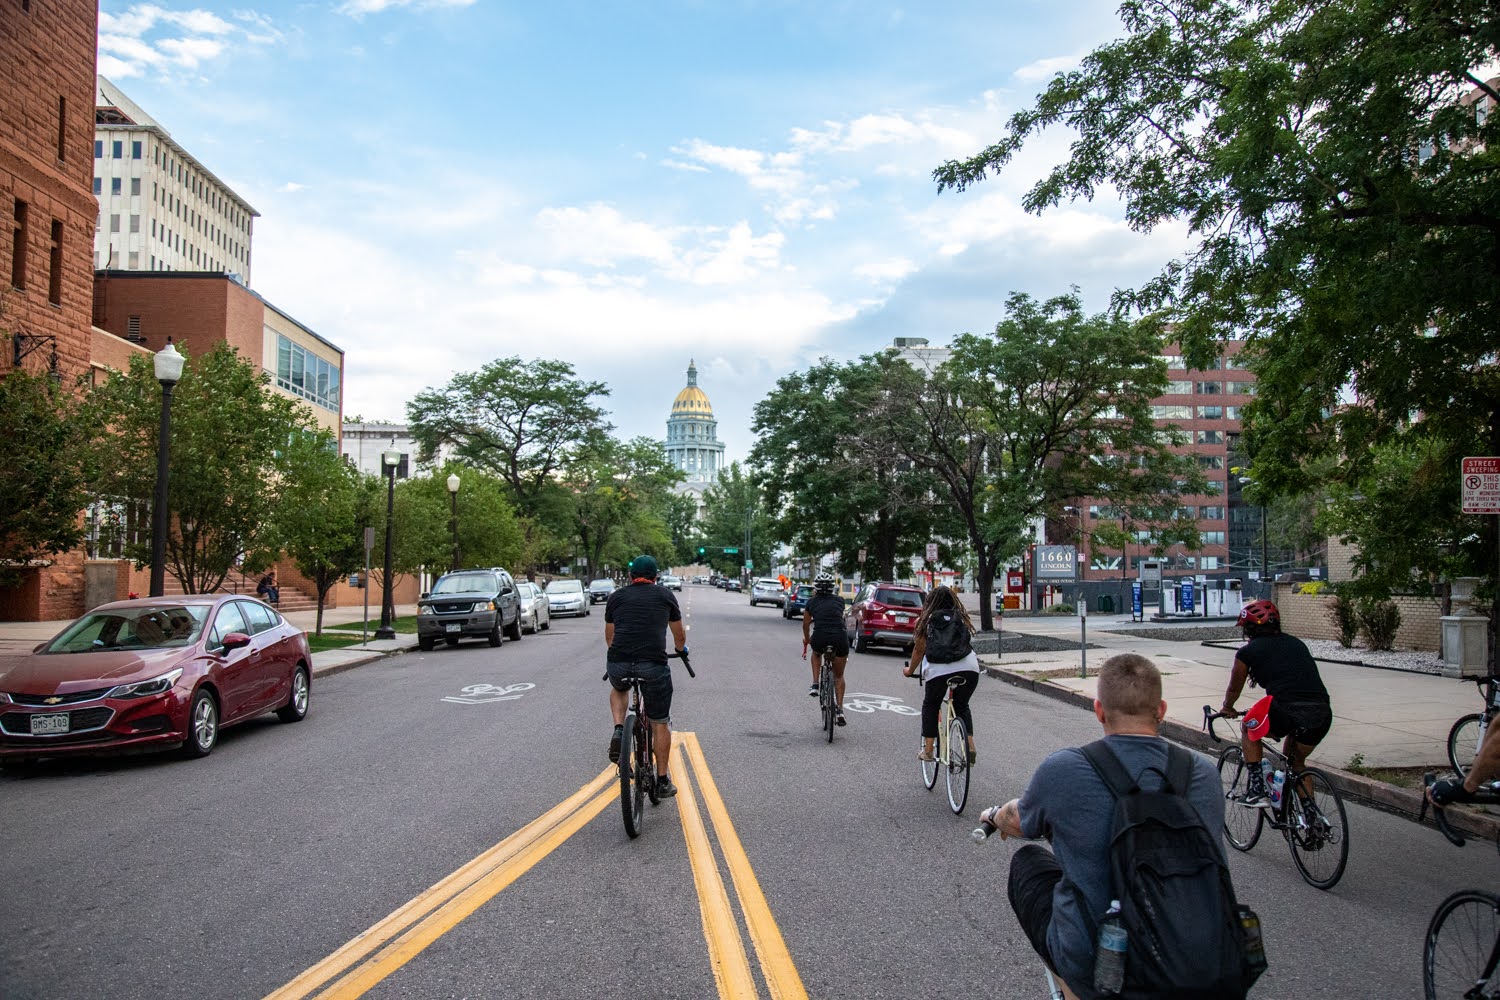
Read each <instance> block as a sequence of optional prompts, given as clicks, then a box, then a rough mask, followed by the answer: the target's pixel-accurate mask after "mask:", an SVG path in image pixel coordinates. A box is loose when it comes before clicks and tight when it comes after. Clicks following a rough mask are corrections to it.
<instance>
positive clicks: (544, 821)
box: [266, 767, 617, 1000]
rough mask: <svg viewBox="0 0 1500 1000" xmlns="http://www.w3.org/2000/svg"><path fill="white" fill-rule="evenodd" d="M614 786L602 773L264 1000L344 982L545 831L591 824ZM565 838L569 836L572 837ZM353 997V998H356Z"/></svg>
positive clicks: (611, 776)
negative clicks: (574, 822)
mask: <svg viewBox="0 0 1500 1000" xmlns="http://www.w3.org/2000/svg"><path fill="white" fill-rule="evenodd" d="M616 780H617V775H616V771H615V769H614V768H613V767H607V768H605V769H604V770H603V771H602V772H600V774H599V776H598V777H597V778H595V779H594V780H593V781H590V782H589V783H588V784H587V785H584V786H583V787H582V788H580V789H579V790H578V791H576V792H574V793H573V794H572V795H571V796H569V797H568V798H567V799H565V800H564V801H562V802H560V803H558V804H557V805H556V806H553V807H552V808H551V809H549V810H548V811H547V812H545V813H543V814H542V815H541V816H538V817H537V818H536V819H534V820H532V821H531V822H530V823H528V824H526V825H525V826H523V827H522V828H521V829H519V830H517V831H516V832H515V833H513V834H511V835H510V836H509V837H506V838H505V839H504V840H502V841H501V842H500V843H498V844H496V845H495V846H494V847H492V848H490V849H489V850H488V851H485V852H484V853H483V854H481V855H479V856H478V857H477V858H475V859H474V860H473V861H470V862H469V863H468V864H466V865H464V866H463V867H462V868H460V869H458V870H457V871H455V872H454V873H453V874H451V875H449V876H447V877H446V878H444V879H442V880H441V881H439V882H437V883H436V884H434V885H433V886H432V887H431V888H429V889H427V890H426V891H424V892H423V893H422V894H421V895H419V896H417V897H416V898H415V899H413V900H411V901H410V902H408V903H406V904H404V905H402V906H401V907H399V908H397V909H396V910H395V911H393V912H392V913H391V914H390V915H389V916H387V917H385V918H384V919H382V920H380V921H379V922H377V923H376V924H375V925H374V926H372V927H370V928H369V929H368V930H365V931H362V932H361V933H359V934H358V935H356V936H355V937H354V938H353V939H351V940H350V941H349V942H348V943H346V944H345V945H344V946H343V947H341V948H339V949H338V950H337V951H335V952H334V953H333V954H331V955H329V956H328V957H327V958H325V959H323V960H322V961H321V962H318V963H317V964H316V965H313V966H311V967H310V968H308V969H307V970H306V971H304V972H303V973H302V974H301V975H299V976H297V977H296V978H295V979H293V980H292V981H291V982H289V983H287V984H286V985H285V986H283V987H281V988H280V989H277V990H275V991H274V992H272V993H270V994H268V995H267V996H266V1000H301V998H303V997H308V996H311V995H312V994H313V993H314V992H316V991H317V990H318V989H320V988H321V987H322V986H323V985H324V984H326V983H328V982H331V981H332V980H334V979H337V978H338V977H340V976H343V975H344V974H345V973H347V972H348V971H349V970H350V969H351V968H353V967H355V966H356V965H358V964H359V963H361V962H363V961H365V960H366V959H367V958H368V957H369V956H370V955H372V954H373V953H374V952H376V951H377V950H378V949H380V948H381V947H382V946H383V945H385V944H386V942H388V941H390V940H391V939H392V938H395V937H397V936H398V935H401V934H403V932H405V931H407V929H408V928H410V927H411V926H412V925H413V924H416V923H417V922H418V921H420V920H422V919H423V917H425V916H427V915H428V914H430V913H432V912H433V911H434V910H437V909H439V908H440V907H442V906H444V905H446V904H447V903H449V902H450V901H452V900H453V899H454V898H455V897H456V896H458V895H460V894H461V893H463V892H464V891H465V890H467V889H469V888H470V887H472V886H474V885H475V884H476V883H478V882H479V881H480V880H482V879H484V878H485V877H486V876H488V875H490V874H491V873H493V872H495V871H496V870H498V869H502V868H503V867H504V866H506V865H507V864H509V863H510V862H512V861H513V860H514V859H516V858H517V857H519V856H520V855H521V854H522V853H523V852H524V851H526V849H527V848H529V847H531V846H532V845H534V844H535V843H536V842H537V841H538V840H540V839H541V838H543V837H545V836H546V835H547V834H548V832H549V831H553V830H555V829H556V828H557V827H558V826H559V824H562V823H564V822H566V821H568V819H569V817H575V818H576V816H577V815H578V814H579V813H580V811H587V812H588V816H589V818H590V819H592V818H593V817H594V816H595V815H597V814H598V813H599V811H600V810H602V809H603V808H604V806H606V805H608V804H609V802H610V801H611V800H612V799H613V798H614V796H615V795H616V794H617V793H616V791H615V787H614V786H615V782H616ZM585 822H586V820H585ZM582 825H583V824H582V823H579V824H578V826H582ZM569 835H570V836H571V831H570V834H569ZM564 839H566V838H564ZM558 843H561V841H558ZM554 846H555V845H554ZM539 860H541V858H540V856H539V857H537V858H535V859H533V860H532V861H531V862H530V864H528V865H527V866H526V867H528V868H529V867H530V866H531V864H535V863H536V861H539ZM522 870H523V871H524V869H522ZM519 874H520V871H517V872H516V875H519ZM513 880H514V879H512V881H513ZM507 884H509V883H507ZM502 888H503V886H502ZM495 891H496V892H498V891H499V890H498V889H497V890H495ZM493 894H494V893H491V895H493ZM486 898H488V897H486ZM340 985H342V984H340ZM372 985H373V984H372ZM366 989H368V987H366ZM361 992H362V991H361ZM323 995H325V996H333V995H334V994H333V993H331V992H329V993H325V994H323ZM341 995H342V994H341ZM351 995H354V996H357V995H358V994H351Z"/></svg>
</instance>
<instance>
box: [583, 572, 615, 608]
mask: <svg viewBox="0 0 1500 1000" xmlns="http://www.w3.org/2000/svg"><path fill="white" fill-rule="evenodd" d="M614 592H615V581H613V580H606V579H602V578H601V579H598V580H590V581H589V603H590V604H603V603H604V602H605V601H607V600H609V595H610V594H613V593H614Z"/></svg>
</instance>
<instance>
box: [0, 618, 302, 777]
mask: <svg viewBox="0 0 1500 1000" xmlns="http://www.w3.org/2000/svg"><path fill="white" fill-rule="evenodd" d="M311 696H312V654H311V652H309V650H308V647H307V635H306V634H305V633H304V632H303V631H302V630H301V629H299V628H297V627H296V626H295V625H291V624H290V623H288V622H287V620H286V619H285V618H283V617H281V615H280V614H279V613H277V612H276V611H275V609H273V608H271V607H268V606H267V605H265V604H263V603H262V602H260V601H257V600H254V599H253V598H249V597H239V596H236V595H234V594H195V595H190V596H186V597H149V598H139V599H136V600H131V601H115V602H113V603H111V604H103V605H100V606H99V607H97V608H95V609H94V610H92V611H90V612H88V613H87V614H85V615H83V616H82V617H81V618H78V619H76V620H74V621H73V622H72V623H70V624H69V625H68V627H67V628H65V629H63V630H62V631H61V632H59V633H58V634H57V636H56V637H55V638H53V639H52V640H51V641H49V642H46V643H43V644H41V645H39V646H37V647H36V648H35V649H34V650H33V651H32V652H30V653H27V654H24V655H19V656H7V657H4V658H3V659H0V757H5V758H23V759H26V758H36V757H54V756H64V755H76V754H98V753H107V752H111V751H120V750H127V749H128V750H140V749H155V748H164V749H165V748H171V747H181V749H182V753H183V755H184V756H187V757H206V756H208V754H210V753H211V752H213V749H214V747H215V746H217V745H218V742H219V733H220V731H221V730H222V729H223V728H224V727H226V726H232V725H235V724H237V723H240V722H244V721H245V720H246V719H253V718H255V717H256V716H259V715H263V714H264V713H266V712H273V711H274V712H275V713H276V714H277V716H278V717H279V718H280V719H281V720H282V721H283V722H300V721H301V720H302V719H304V718H306V716H307V710H308V706H309V703H310V699H311Z"/></svg>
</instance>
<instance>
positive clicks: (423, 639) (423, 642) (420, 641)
mask: <svg viewBox="0 0 1500 1000" xmlns="http://www.w3.org/2000/svg"><path fill="white" fill-rule="evenodd" d="M436 645H437V643H436V642H434V641H433V638H432V636H430V635H419V636H417V648H418V649H420V650H421V651H422V652H424V653H430V652H432V647H434V646H436Z"/></svg>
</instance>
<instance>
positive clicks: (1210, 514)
mask: <svg viewBox="0 0 1500 1000" xmlns="http://www.w3.org/2000/svg"><path fill="white" fill-rule="evenodd" d="M1198 517H1199V518H1200V519H1201V520H1204V521H1222V520H1224V508H1223V507H1199V508H1198Z"/></svg>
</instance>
